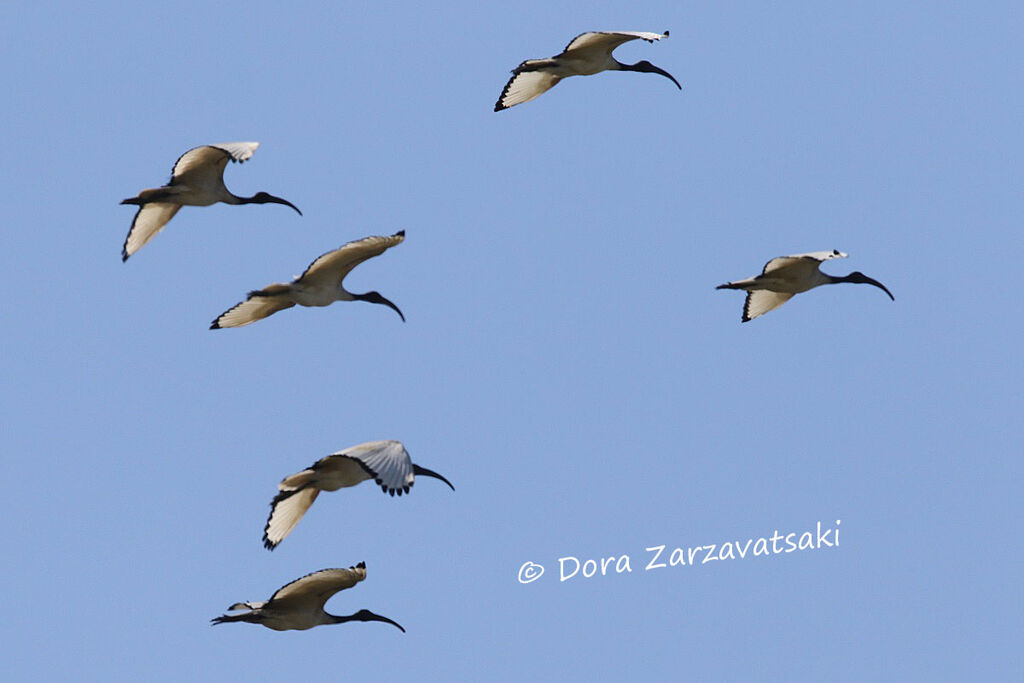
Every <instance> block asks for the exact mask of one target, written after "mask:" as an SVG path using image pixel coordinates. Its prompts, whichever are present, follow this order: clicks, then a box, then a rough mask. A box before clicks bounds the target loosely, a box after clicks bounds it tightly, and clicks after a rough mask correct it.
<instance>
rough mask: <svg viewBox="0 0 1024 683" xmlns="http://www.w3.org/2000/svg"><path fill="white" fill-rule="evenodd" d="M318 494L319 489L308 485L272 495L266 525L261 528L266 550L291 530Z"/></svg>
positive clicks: (281, 539) (273, 546)
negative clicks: (296, 489) (307, 486)
mask: <svg viewBox="0 0 1024 683" xmlns="http://www.w3.org/2000/svg"><path fill="white" fill-rule="evenodd" d="M319 494H320V489H317V488H313V487H310V488H305V489H301V490H298V491H282V492H280V493H278V494H277V495H276V496H274V500H273V501H271V503H270V506H271V507H270V516H269V517H268V518H267V525H266V526H265V527H264V528H263V545H264V546H265V547H266V548H267V549H268V550H273V549H274V548H276V547H277V544H278V543H280V542H281V541H283V540H284V539H285V537H286V536H287V535H288V534H290V533H291V532H292V529H294V528H295V525H296V524H298V523H299V520H300V519H302V516H303V515H305V514H306V511H307V510H309V507H310V506H311V505H312V504H313V501H315V500H316V497H317V496H318V495H319Z"/></svg>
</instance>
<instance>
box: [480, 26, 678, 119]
mask: <svg viewBox="0 0 1024 683" xmlns="http://www.w3.org/2000/svg"><path fill="white" fill-rule="evenodd" d="M666 37H668V31H666V32H665V33H663V34H662V33H650V32H646V31H588V32H586V33H581V34H580V35H578V36H576V37H575V38H573V39H572V40H571V41H569V44H568V45H566V46H565V49H564V50H562V52H561V53H560V54H557V55H555V56H554V57H549V58H547V59H527V60H526V61H524V62H522V63H521V64H520V65H519V66H517V67H516V68H515V69H514V70H513V71H512V78H510V79H509V81H508V83H506V84H505V88H504V89H503V90H502V93H501V96H500V97H499V98H498V102H497V103H496V104H495V106H494V111H501V110H502V109H508V108H509V107H512V106H515V105H517V104H522V103H524V102H529V101H530V100H533V99H535V98H537V97H540V96H541V95H543V94H544V93H545V92H547V91H548V90H550V89H551V88H553V87H554V86H555V85H557V84H558V82H559V81H561V80H562V79H563V78H568V77H569V76H592V75H594V74H597V73H601V72H602V71H617V70H621V69H623V68H624V67H626V66H627V65H623V64H622V63H620V62H619V61H618V60H616V59H615V58H614V57H613V56H612V51H613V50H615V48H617V47H618V46H619V45H622V44H623V43H625V42H627V41H630V40H646V41H647V42H649V43H653V42H654V41H656V40H661V39H662V38H666ZM664 75H668V74H664ZM669 78H672V77H671V76H669ZM672 80H673V81H675V79H674V78H672ZM676 85H677V86H678V85H679V84H678V83H676Z"/></svg>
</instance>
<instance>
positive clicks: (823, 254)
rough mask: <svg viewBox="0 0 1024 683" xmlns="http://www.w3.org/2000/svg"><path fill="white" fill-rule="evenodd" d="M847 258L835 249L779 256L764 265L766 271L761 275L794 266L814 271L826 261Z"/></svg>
mask: <svg viewBox="0 0 1024 683" xmlns="http://www.w3.org/2000/svg"><path fill="white" fill-rule="evenodd" d="M847 256H848V254H844V253H843V252H841V251H839V250H838V249H833V250H832V251H809V252H807V253H806V254H793V255H791V256H778V257H776V258H773V259H772V260H771V261H769V262H768V263H766V264H764V270H762V271H761V274H762V275H765V274H766V273H768V272H770V271H776V270H780V269H782V268H791V267H793V266H796V267H798V268H799V269H801V270H803V269H804V268H806V269H809V270H813V269H814V268H817V267H818V264H820V263H822V262H824V261H828V260H829V259H834V258H846V257H847Z"/></svg>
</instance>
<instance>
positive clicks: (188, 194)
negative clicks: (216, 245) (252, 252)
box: [121, 142, 302, 261]
mask: <svg viewBox="0 0 1024 683" xmlns="http://www.w3.org/2000/svg"><path fill="white" fill-rule="evenodd" d="M259 146H260V143H258V142H224V143H218V144H216V145H203V146H201V147H195V148H193V149H190V150H189V151H187V152H185V153H184V154H182V155H181V156H180V157H179V158H178V161H176V162H175V164H174V168H172V169H171V179H170V181H168V183H167V184H166V185H164V186H163V187H157V188H154V189H150V190H143V191H142V192H140V193H139V194H138V196H137V197H131V198H129V199H125V200H123V201H122V202H121V203H122V204H135V205H137V206H138V207H139V210H138V211H137V212H136V213H135V218H134V219H132V227H131V228H130V229H129V230H128V237H126V238H125V240H124V247H123V248H122V249H121V260H122V261H127V260H128V257H129V256H131V255H132V254H134V253H135V252H137V251H138V250H139V249H141V248H142V247H143V245H145V244H146V242H148V241H149V240H151V239H152V238H153V236H154V235H156V234H157V233H158V232H160V230H162V229H163V227H164V226H165V225H167V223H168V221H170V220H171V219H172V218H174V214H176V213H178V209H180V208H181V207H183V206H210V205H211V204H216V203H217V202H224V203H225V204H284V205H285V206H290V207H292V208H293V209H295V210H296V211H298V213H299V215H300V216H301V215H302V212H301V211H299V209H298V207H297V206H295V205H294V204H292V203H291V202H289V201H288V200H285V199H281V198H280V197H275V196H273V195H271V194H267V193H266V192H257V193H256V194H254V195H253V196H251V197H239V196H237V195H234V194H232V193H231V192H230V191H229V190H228V188H227V187H225V186H224V168H225V167H226V166H227V165H228V161H237V162H238V163H242V162H244V161H246V160H247V159H250V158H251V157H252V155H253V153H254V152H255V151H256V148H257V147H259Z"/></svg>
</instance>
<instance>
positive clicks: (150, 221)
mask: <svg viewBox="0 0 1024 683" xmlns="http://www.w3.org/2000/svg"><path fill="white" fill-rule="evenodd" d="M180 208H181V205H180V204H164V203H162V202H151V203H149V204H143V205H142V206H140V207H139V210H138V211H136V212H135V218H133V219H132V227H130V228H128V236H127V237H125V238H124V246H123V247H121V260H122V261H127V260H128V257H129V256H131V255H132V254H134V253H135V252H137V251H138V250H139V249H142V247H143V246H145V244H146V242H148V241H150V240H151V239H153V236H154V235H156V234H157V233H158V232H160V231H161V230H163V227H164V226H165V225H167V223H168V222H169V221H170V220H171V219H172V218H174V214H176V213H178V209H180Z"/></svg>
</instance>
